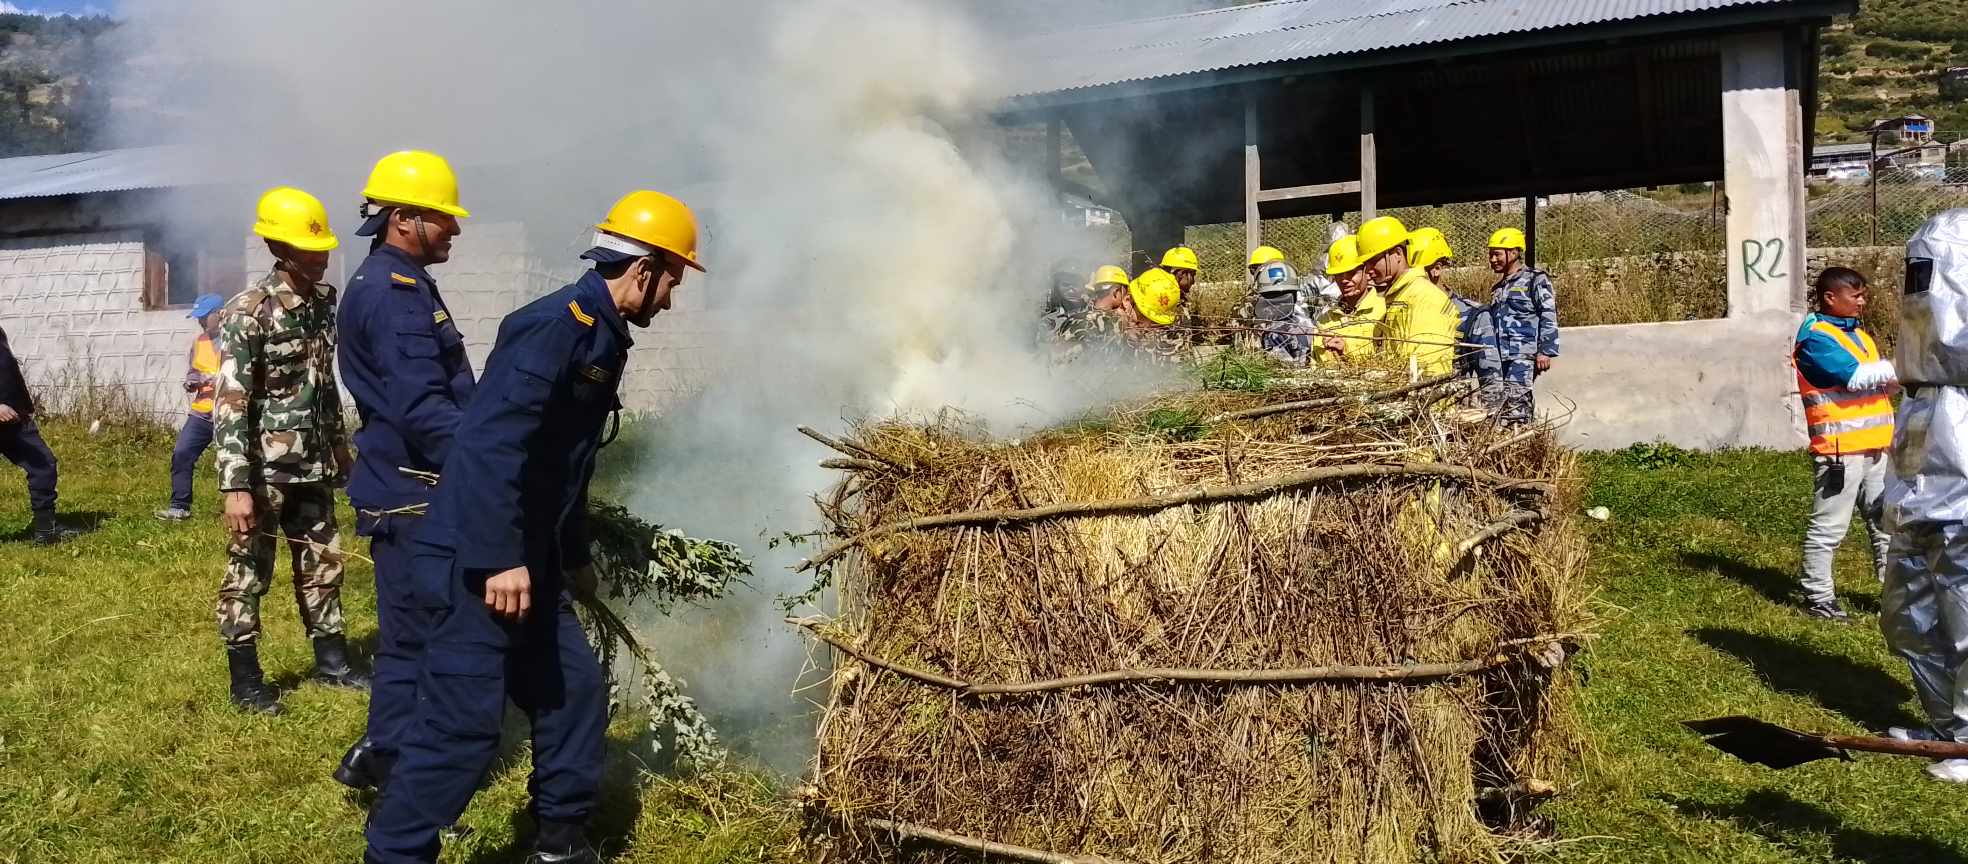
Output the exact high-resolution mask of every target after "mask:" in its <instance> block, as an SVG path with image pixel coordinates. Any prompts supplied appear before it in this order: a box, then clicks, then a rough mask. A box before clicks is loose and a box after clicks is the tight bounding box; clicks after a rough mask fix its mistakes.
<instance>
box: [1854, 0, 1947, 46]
mask: <svg viewBox="0 0 1968 864" xmlns="http://www.w3.org/2000/svg"><path fill="white" fill-rule="evenodd" d="M1854 23H1855V24H1856V25H1857V28H1856V29H1857V30H1858V32H1860V33H1862V34H1864V35H1867V36H1881V37H1885V38H1888V39H1907V40H1919V41H1924V42H1951V41H1953V40H1956V39H1964V38H1968V10H1964V9H1963V8H1962V5H1961V0H1863V2H1862V3H1861V4H1860V7H1859V14H1858V18H1857V19H1856V20H1855V22H1854Z"/></svg>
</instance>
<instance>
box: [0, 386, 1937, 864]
mask: <svg viewBox="0 0 1968 864" xmlns="http://www.w3.org/2000/svg"><path fill="white" fill-rule="evenodd" d="M46 428H47V432H48V434H49V438H50V441H51V443H52V445H53V446H54V448H55V450H56V452H57V454H58V455H59V456H60V457H61V459H62V468H63V481H64V482H63V485H62V494H63V506H64V509H65V510H66V511H67V512H68V513H69V514H70V516H69V519H70V520H71V522H72V523H73V524H76V525H77V526H78V527H87V528H89V529H90V530H89V532H88V533H87V534H85V535H84V536H83V537H81V538H79V539H78V540H76V541H74V542H73V543H72V544H70V545H67V546H63V547H59V548H54V549H41V548H37V547H33V546H31V545H29V544H27V543H26V531H25V526H26V524H27V510H26V503H25V496H24V494H22V492H21V491H20V487H19V486H18V485H16V484H18V482H19V481H18V478H19V475H18V474H17V473H15V474H11V475H9V476H8V478H7V480H6V481H5V484H4V486H0V488H4V489H5V491H4V493H0V598H4V602H0V634H3V635H4V638H0V862H4V864H21V862H132V861H145V862H152V861H155V862H217V861H226V862H234V861H245V862H259V861H264V862H275V861H279V862H291V861H308V862H315V861H323V862H326V861H354V860H357V859H358V858H359V856H360V848H361V823H362V818H363V813H362V810H361V809H360V807H359V806H358V804H357V803H356V802H352V801H350V800H349V799H348V798H347V797H346V796H345V795H344V794H343V792H342V790H341V787H339V786H337V785H335V784H334V783H333V782H332V781H331V780H329V779H328V772H329V770H330V769H331V768H332V766H333V764H334V760H335V759H336V758H338V757H339V756H340V754H341V751H342V748H343V747H344V746H345V745H346V744H347V742H348V741H349V740H351V739H352V738H353V737H354V736H355V735H356V734H357V733H358V732H359V731H360V729H361V726H362V720H363V697H362V696H361V695H359V694H351V693H345V692H337V691H330V690H324V689H321V688H318V687H313V686H308V685H298V686H297V689H294V690H292V691H290V692H289V693H288V694H287V696H286V703H287V705H288V709H289V710H288V713H287V715H286V716H284V717H280V718H272V719H268V718H258V717H247V716H245V715H242V714H240V713H238V712H235V711H233V710H232V709H231V708H230V707H229V706H228V705H227V703H226V701H225V689H224V685H225V664H224V659H223V656H222V654H221V652H220V649H219V645H218V640H217V636H216V635H215V633H214V629H213V628H214V625H213V623H212V620H211V619H212V604H213V596H212V592H213V590H214V588H215V587H216V584H217V581H218V573H219V568H220V566H221V562H222V557H223V539H222V536H221V531H220V528H219V526H218V524H217V519H216V514H217V510H216V502H215V500H214V496H213V495H212V494H210V493H209V492H208V491H207V490H209V489H210V488H211V487H212V483H211V480H210V476H209V469H208V470H207V473H206V475H205V476H204V477H202V478H201V481H200V486H199V496H200V498H199V501H198V504H197V510H198V514H199V517H200V518H199V519H197V520H195V521H193V522H192V523H189V524H185V525H166V524H164V523H160V522H157V521H155V520H153V519H152V518H151V517H150V515H149V514H150V511H151V510H153V509H155V508H156V507H157V506H159V505H160V504H161V503H162V499H163V497H164V494H165V488H166V476H165V474H166V463H167V461H168V452H169V449H170V439H169V436H168V433H164V432H161V431H131V430H110V431H105V432H104V433H102V434H100V435H97V436H89V435H87V434H86V433H85V432H84V431H83V430H81V429H80V428H78V427H76V426H74V425H70V424H64V423H51V424H49V425H48V426H47V427H46ZM1587 465H1588V468H1589V470H1590V471H1591V475H1592V476H1591V484H1592V491H1591V494H1590V498H1591V501H1590V502H1589V503H1591V504H1603V505H1605V506H1607V507H1609V508H1611V510H1612V512H1613V518H1612V520H1611V521H1609V522H1606V523H1604V524H1598V525H1595V526H1593V528H1592V529H1591V530H1592V531H1593V532H1594V537H1593V540H1594V546H1595V558H1594V563H1593V570H1594V572H1595V573H1596V574H1597V578H1598V579H1599V580H1600V584H1601V585H1602V591H1601V595H1600V597H1601V600H1602V601H1603V609H1602V614H1603V616H1604V618H1605V635H1604V638H1603V639H1601V640H1599V641H1598V642H1597V643H1596V645H1595V646H1594V647H1593V648H1592V650H1591V651H1590V652H1589V653H1588V654H1586V655H1584V657H1583V658H1582V660H1581V662H1583V663H1584V664H1585V665H1586V667H1587V669H1588V670H1589V672H1590V679H1589V683H1588V686H1587V687H1586V688H1585V689H1584V690H1583V691H1582V692H1581V693H1580V694H1579V705H1580V709H1581V713H1582V715H1583V718H1584V720H1585V723H1586V727H1587V731H1588V734H1589V736H1590V739H1591V755H1590V756H1589V757H1588V758H1587V759H1586V761H1585V763H1584V764H1582V765H1581V766H1579V769H1578V770H1577V771H1575V772H1574V776H1572V777H1570V778H1568V779H1567V783H1566V785H1565V787H1564V791H1563V794H1562V796H1561V797H1560V798H1559V799H1558V800H1556V801H1554V802H1553V803H1551V804H1549V805H1547V806H1546V807H1545V809H1544V811H1543V815H1545V816H1546V817H1548V818H1549V819H1550V820H1551V823H1552V825H1553V827H1554V828H1555V834H1556V838H1557V839H1556V840H1555V841H1554V842H1551V843H1548V844H1539V845H1536V846H1533V847H1531V849H1530V852H1529V853H1528V854H1529V856H1530V857H1531V858H1532V859H1534V860H1540V861H1558V862H1585V861H1607V862H1614V861H1617V862H1630V861H1639V862H1654V861H1661V862H1665V861H1732V862H1733V861H1744V862H1797V861H1832V860H1842V861H1859V862H1872V864H1883V862H1946V861H1956V860H1968V807H1963V806H1962V805H1963V803H1964V800H1968V789H1959V788H1955V787H1951V786H1946V785H1943V784H1939V783H1936V782H1934V781H1931V780H1929V779H1927V777H1926V776H1925V775H1924V774H1922V773H1921V772H1920V770H1919V768H1920V764H1919V763H1918V762H1913V761H1906V760H1893V759H1887V758H1867V757H1861V758H1860V760H1859V761H1857V762H1855V763H1850V764H1844V763H1835V762H1823V763H1815V764H1813V765H1809V766H1805V767H1802V768H1796V769H1792V770H1790V771H1786V772H1781V773H1779V772H1773V771H1768V770H1765V769H1761V768H1756V767H1751V766H1747V765H1743V764H1740V763H1736V762H1733V761H1731V760H1729V759H1728V757H1725V756H1722V755H1721V754H1719V753H1717V752H1715V751H1712V750H1710V749H1708V748H1707V747H1705V746H1703V745H1702V744H1700V743H1699V742H1698V741H1697V740H1696V738H1695V737H1694V736H1693V735H1692V734H1690V733H1687V732H1685V731H1683V730H1682V729H1681V728H1680V727H1678V726H1677V725H1676V721H1678V720H1682V719H1687V718H1694V717H1707V716H1713V715H1717V714H1726V713H1750V714H1756V715H1758V716H1762V717H1765V718H1768V719H1771V720H1775V721H1778V722H1781V723H1785V724H1788V725H1792V726H1795V727H1800V728H1809V729H1823V730H1836V731H1847V732H1856V731H1860V730H1863V729H1868V728H1878V727H1880V726H1883V725H1885V724H1888V723H1892V722H1899V721H1904V720H1910V719H1912V714H1911V712H1912V711H1913V710H1914V708H1913V705H1912V702H1911V698H1912V694H1911V690H1910V688H1909V687H1908V685H1907V681H1906V675H1905V671H1904V669H1903V668H1902V667H1901V665H1900V664H1899V663H1898V662H1897V661H1895V660H1893V659H1892V658H1890V657H1889V656H1888V655H1887V654H1886V652H1885V650H1884V648H1883V646H1882V645H1881V643H1880V639H1879V635H1878V632H1877V630H1876V629H1875V624H1876V621H1875V619H1874V617H1873V613H1875V612H1876V611H1877V608H1878V595H1879V590H1878V586H1877V585H1876V584H1875V583H1874V582H1873V580H1872V579H1871V577H1870V575H1869V574H1868V573H1867V572H1866V569H1867V568H1866V566H1865V564H1864V562H1863V561H1862V560H1861V559H1862V556H1861V554H1860V549H1859V544H1858V543H1856V542H1855V543H1851V544H1848V545H1849V547H1850V548H1848V549H1847V550H1845V552H1844V553H1842V554H1841V558H1840V562H1839V566H1840V573H1839V575H1840V580H1841V588H1842V590H1843V591H1844V594H1845V597H1846V599H1847V602H1848V605H1850V606H1851V607H1852V608H1854V609H1855V610H1856V611H1858V612H1859V613H1860V614H1859V615H1858V618H1859V624H1858V625H1857V626H1854V627H1850V628H1837V627H1834V626H1832V625H1828V624H1823V623H1820V622H1814V621H1811V620H1808V619H1806V618H1804V617H1802V616H1801V615H1799V614H1798V613H1797V612H1796V611H1794V609H1793V608H1792V607H1791V606H1790V605H1789V601H1788V599H1787V598H1786V596H1785V592H1786V591H1787V590H1788V586H1789V583H1790V580H1791V572H1792V570H1793V569H1794V568H1795V566H1796V563H1797V551H1796V548H1795V545H1796V538H1797V535H1798V532H1799V531H1800V530H1801V525H1802V522H1803V519H1804V515H1805V504H1806V501H1805V493H1804V491H1803V490H1805V489H1806V488H1807V485H1808V480H1809V474H1808V463H1807V462H1805V460H1804V459H1803V458H1802V457H1801V456H1798V455H1793V454H1773V453H1756V452H1748V453H1728V454H1720V455H1689V454H1682V453H1679V452H1675V451H1647V452H1635V453H1631V454H1612V455H1606V456H1596V457H1593V458H1591V459H1589V460H1587ZM348 539H349V538H345V542H347V540H348ZM355 548H360V547H355ZM275 584H276V588H275V590H274V591H273V592H272V593H271V594H270V595H269V602H268V603H267V618H268V619H269V625H268V632H267V636H266V638H265V640H264V643H263V644H264V648H263V651H264V653H265V659H266V663H267V666H268V672H269V674H270V676H271V677H273V678H274V679H276V680H278V681H280V682H282V683H283V684H288V685H293V684H295V682H296V681H297V680H298V679H299V678H300V676H302V675H303V674H305V672H306V671H307V669H308V665H309V663H310V656H309V654H308V649H307V645H306V642H305V639H304V637H303V634H302V633H301V631H300V627H299V624H298V622H297V620H296V618H295V613H294V609H293V603H292V601H291V600H289V599H288V598H289V597H290V596H291V595H290V593H289V591H288V589H287V588H286V587H285V586H287V585H289V584H291V583H290V582H288V577H287V574H286V570H285V565H282V568H281V570H280V575H279V576H278V578H277V580H276V583H275ZM344 597H345V598H346V602H347V605H348V609H349V615H350V618H351V634H352V636H353V637H354V638H355V640H356V641H357V642H358V643H359V644H361V645H364V646H367V645H369V644H371V643H372V642H373V636H374V627H375V617H374V614H373V603H374V592H373V587H372V578H371V574H370V571H369V569H368V566H367V565H366V564H364V563H362V562H359V561H358V562H353V563H352V564H351V567H350V570H349V579H348V588H347V590H346V591H345V593H344ZM634 725H635V724H633V723H630V722H628V721H626V720H625V721H624V722H622V723H621V724H619V727H620V728H619V736H618V738H617V747H616V748H615V753H614V767H615V770H613V771H612V772H611V780H610V789H609V793H608V796H609V802H610V804H609V808H608V812H607V813H606V814H605V815H604V816H603V818H601V819H600V820H598V824H597V825H596V831H595V834H596V836H597V837H598V838H599V839H600V840H601V841H602V842H603V844H604V845H605V848H606V850H607V851H608V852H610V853H611V854H613V855H615V856H616V857H615V858H614V860H616V861H620V862H630V864H672V862H674V864H683V862H748V861H782V860H787V859H786V858H784V857H783V856H782V854H781V852H782V850H783V849H784V848H785V846H786V844H787V842H788V840H789V838H790V836H791V827H792V825H793V824H794V821H795V820H794V819H793V817H792V816H791V815H789V813H790V811H789V810H788V809H787V808H784V807H782V806H780V805H778V804H777V803H776V800H775V794H774V793H772V792H771V791H769V790H767V789H764V788H763V787H761V786H759V785H757V784H756V783H754V782H750V781H746V780H744V779H743V778H726V777H720V778H714V779H712V780H698V781H694V782H689V783H683V782H673V781H657V780H650V779H648V778H646V777H644V776H643V775H642V774H641V772H640V771H639V770H638V769H639V763H638V762H637V760H636V758H635V757H634V756H633V755H632V746H631V744H630V742H631V741H632V740H633V737H634V729H633V728H632V727H633V726H634ZM517 728H518V727H514V731H517ZM526 770H527V762H526V755H525V750H524V748H523V747H520V748H518V749H516V750H515V752H514V753H513V754H512V755H511V757H510V758H508V759H506V760H504V761H503V762H502V767H501V768H500V769H499V770H498V772H497V774H496V775H495V779H494V781H493V783H492V785H491V787H490V788H489V789H487V790H486V791H485V792H482V793H481V794H480V795H479V797H478V799H477V800H476V801H475V802H474V803H473V805H472V808H471V810H470V811H469V812H468V813H467V815H466V817H465V820H464V824H465V825H466V826H467V827H468V828H470V829H471V831H470V833H469V834H468V835H467V836H466V837H465V838H464V839H463V840H461V841H460V842H458V843H455V844H453V845H452V846H451V847H449V848H447V850H446V857H445V860H446V861H450V862H474V864H492V862H501V861H512V860H517V859H518V858H519V857H520V856H519V855H518V854H517V853H516V852H515V851H514V850H515V848H523V846H518V847H516V846H515V844H523V839H524V832H525V830H526V829H525V826H524V824H523V823H524V819H523V817H519V816H517V815H516V814H517V813H519V812H520V810H521V809H522V808H523V806H524V801H525V777H526Z"/></svg>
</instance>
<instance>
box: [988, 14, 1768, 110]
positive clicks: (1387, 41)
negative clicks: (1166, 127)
mask: <svg viewBox="0 0 1968 864" xmlns="http://www.w3.org/2000/svg"><path fill="white" fill-rule="evenodd" d="M1799 2H1800V0H1271V2H1267V3H1253V4H1250V5H1246V6H1233V7H1229V8H1226V9H1212V10H1209V11H1206V12H1192V13H1189V14H1186V15H1171V16H1167V17H1163V18H1149V19H1143V20H1138V21H1120V22H1115V23H1111V24H1102V25H1096V26H1092V27H1081V28H1076V29H1071V30H1061V31H1056V32H1051V33H1043V34H1039V35H1035V36H1030V37H1027V38H1024V39H1021V40H1018V41H1017V42H1015V43H1013V45H1012V47H1011V51H1010V54H1011V58H1010V62H1007V63H1006V64H1005V65H1006V67H1007V68H1010V69H1012V70H1014V71H1013V72H1012V73H1011V75H1010V80H1009V81H1008V82H1007V84H1008V85H1009V87H1008V88H1007V90H1006V92H1007V93H1008V94H1009V95H1012V96H1031V95H1037V94H1042V93H1054V92H1059V91H1063V90H1074V89H1079V88H1083V87H1097V86H1101V85H1105V84H1118V83H1121V82H1125V81H1138V80H1142V79H1147V78H1162V77H1167V76H1171V75H1186V74H1190V73H1195V72H1211V71H1217V70H1222V69H1232V68H1236V67H1240V66H1255V65H1259V64H1263V63H1276V62H1281V61H1287V60H1307V59H1312V58H1318V57H1332V56H1336V55H1342V54H1356V53H1367V52H1373V51H1385V50H1389V49H1396V48H1409V47H1414V46H1419V45H1428V44H1432V43H1438V42H1454V41H1458V40H1463V39H1475V38H1480V37H1484V36H1499V35H1506V34H1512V33H1526V32H1531V31H1536V30H1551V29H1556V28H1561V27H1576V26H1581V25H1587V24H1603V23H1608V22H1617V21H1628V20H1632V19H1637V18H1648V17H1655V16H1668V15H1683V14H1687V13H1691V12H1707V11H1712V10H1717V9H1727V8H1730V7H1739V6H1740V7H1750V6H1766V7H1782V6H1794V5H1798V3H1799ZM1773 11H1775V10H1773Z"/></svg>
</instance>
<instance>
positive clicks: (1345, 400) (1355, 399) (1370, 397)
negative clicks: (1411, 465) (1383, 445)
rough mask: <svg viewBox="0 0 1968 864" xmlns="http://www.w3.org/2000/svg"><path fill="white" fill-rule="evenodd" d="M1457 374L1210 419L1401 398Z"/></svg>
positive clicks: (1253, 416)
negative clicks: (1371, 391) (1352, 394)
mask: <svg viewBox="0 0 1968 864" xmlns="http://www.w3.org/2000/svg"><path fill="white" fill-rule="evenodd" d="M1457 377H1458V376H1457V375H1456V374H1455V373H1453V372H1451V373H1449V374H1446V375H1437V376H1435V377H1433V378H1423V379H1422V380H1420V381H1416V382H1414V383H1413V384H1409V385H1407V386H1404V387H1396V388H1394V389H1392V390H1383V391H1381V392H1379V393H1362V394H1359V395H1355V396H1327V397H1324V398H1321V399H1302V400H1299V401H1296V402H1278V403H1275V404H1271V405H1260V406H1258V407H1256V408H1246V409H1244V410H1242V411H1226V412H1224V413H1222V414H1218V415H1216V416H1215V417H1211V418H1210V419H1209V422H1211V423H1222V422H1224V421H1226V420H1255V419H1257V418H1259V417H1270V416H1272V415H1274V414H1284V413H1287V412H1291V411H1309V410H1312V409H1315V408H1332V407H1336V406H1339V405H1371V404H1373V403H1375V402H1385V401H1387V400H1389V399H1399V398H1401V397H1402V396H1406V395H1408V394H1409V393H1418V392H1420V391H1423V390H1428V389H1431V388H1435V387H1440V386H1442V385H1444V384H1448V383H1451V382H1454V381H1455V380H1456V378H1457Z"/></svg>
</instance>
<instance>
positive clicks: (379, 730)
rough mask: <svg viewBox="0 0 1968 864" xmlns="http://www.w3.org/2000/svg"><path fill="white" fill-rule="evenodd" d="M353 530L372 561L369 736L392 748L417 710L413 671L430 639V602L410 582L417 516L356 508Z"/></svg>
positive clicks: (380, 748)
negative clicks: (372, 654) (420, 598)
mask: <svg viewBox="0 0 1968 864" xmlns="http://www.w3.org/2000/svg"><path fill="white" fill-rule="evenodd" d="M355 524H356V533H357V534H360V535H362V536H364V537H368V538H369V557H370V558H371V559H372V560H374V561H375V562H376V658H375V677H374V679H373V681H372V683H371V684H370V686H369V740H370V741H372V742H374V743H375V745H376V749H377V750H378V751H380V752H383V753H395V752H396V751H397V746H398V743H399V742H401V741H402V740H403V733H404V730H405V729H407V728H408V727H409V726H410V721H411V719H412V718H414V717H415V716H416V714H417V673H418V669H419V667H420V666H421V663H422V660H423V657H424V646H425V644H426V643H427V642H429V641H430V629H431V617H432V608H431V604H429V603H423V602H419V601H418V598H417V595H416V592H414V591H412V590H411V588H410V549H411V546H412V544H414V543H415V542H416V540H417V529H418V528H419V527H420V526H422V525H423V524H424V519H423V517H421V516H409V515H398V514H392V515H387V516H380V517H379V516H371V515H368V514H362V513H358V514H357V516H356V520H355Z"/></svg>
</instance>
